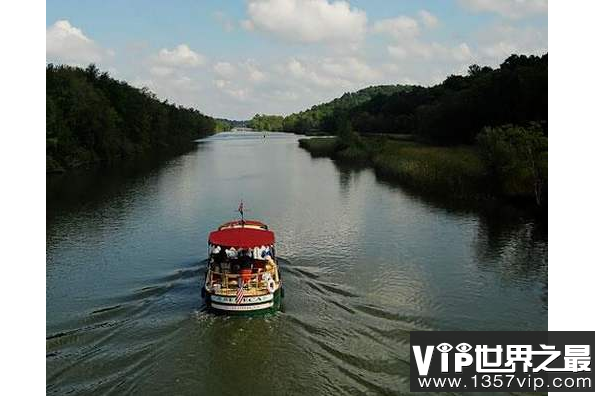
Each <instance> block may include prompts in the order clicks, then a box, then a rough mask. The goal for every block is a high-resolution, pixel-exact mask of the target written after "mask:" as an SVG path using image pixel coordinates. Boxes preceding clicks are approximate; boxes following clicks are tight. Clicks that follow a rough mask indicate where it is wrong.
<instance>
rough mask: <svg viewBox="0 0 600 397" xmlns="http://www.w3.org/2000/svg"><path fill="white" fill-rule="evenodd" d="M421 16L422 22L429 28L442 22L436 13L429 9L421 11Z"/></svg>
mask: <svg viewBox="0 0 600 397" xmlns="http://www.w3.org/2000/svg"><path fill="white" fill-rule="evenodd" d="M419 17H420V18H421V22H422V23H423V25H425V26H426V27H428V28H435V27H436V26H438V25H439V22H440V21H439V20H438V19H437V17H436V16H435V15H433V14H432V13H430V12H429V11H427V10H421V11H419Z"/></svg>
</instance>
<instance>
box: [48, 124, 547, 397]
mask: <svg viewBox="0 0 600 397" xmlns="http://www.w3.org/2000/svg"><path fill="white" fill-rule="evenodd" d="M297 140H298V137H297V136H295V135H290V134H276V133H268V134H267V136H266V138H263V134H262V133H261V134H249V133H244V134H239V133H222V134H218V135H215V136H213V137H211V138H209V139H206V140H203V141H202V142H200V143H199V145H198V147H197V149H196V150H194V151H193V152H191V153H188V154H186V155H183V156H180V157H177V158H174V159H170V160H168V161H166V162H163V163H161V164H160V165H157V164H153V165H152V166H147V165H136V166H135V167H127V168H123V169H119V170H112V171H110V172H106V171H105V172H102V173H96V174H94V173H90V172H87V173H81V174H69V175H62V176H59V177H52V178H49V179H48V182H47V264H46V334H47V340H46V384H47V393H49V394H173V395H179V394H284V395H285V394H404V393H408V392H409V342H410V339H409V338H410V334H409V333H410V331H413V330H546V329H547V317H548V305H547V292H548V291H547V290H548V284H547V280H548V271H547V269H548V267H547V262H548V243H547V233H546V228H545V227H544V226H540V225H538V224H537V223H536V222H535V221H533V220H531V219H528V218H524V217H522V216H518V215H513V213H512V212H511V211H506V210H504V209H494V210H490V209H487V210H485V211H483V210H478V211H473V210H465V209H461V208H457V207H456V206H455V205H454V204H452V203H449V202H444V201H440V200H439V199H438V200H430V199H427V198H424V197H420V196H418V195H415V194H413V193H410V192H407V191H405V190H403V189H402V188H400V187H398V186H396V185H394V184H392V183H389V182H387V181H384V180H380V179H379V178H378V177H377V176H376V175H375V173H374V172H373V171H372V170H370V169H358V168H353V167H348V166H342V165H339V164H336V163H335V162H333V161H332V160H330V159H327V158H312V157H311V156H310V155H309V154H308V153H307V152H306V151H304V150H302V149H300V148H299V147H298V143H297ZM240 199H243V200H244V204H245V206H246V207H247V212H246V217H247V218H249V219H260V220H262V221H264V222H265V223H267V224H268V225H269V226H270V227H271V229H272V230H273V231H274V232H275V234H276V239H277V249H278V254H279V255H280V257H281V259H282V261H281V264H282V276H283V278H284V283H285V289H286V291H285V292H286V294H285V298H284V306H283V308H282V310H281V311H280V312H278V313H276V314H272V315H268V316H262V317H227V316H216V315H213V314H210V313H207V312H206V308H205V306H204V304H203V302H202V299H201V296H200V288H201V287H200V285H201V283H202V279H203V269H204V267H205V264H206V262H205V261H204V259H205V257H206V252H207V247H206V240H207V235H208V232H209V231H210V230H213V229H214V228H215V227H217V226H218V225H219V224H220V223H223V222H225V221H228V220H231V219H235V218H236V217H237V215H238V214H237V212H236V209H237V207H238V204H239V201H240Z"/></svg>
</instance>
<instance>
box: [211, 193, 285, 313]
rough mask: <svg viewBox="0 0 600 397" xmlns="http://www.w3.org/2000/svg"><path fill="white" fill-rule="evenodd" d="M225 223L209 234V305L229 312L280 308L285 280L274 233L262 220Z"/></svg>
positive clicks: (241, 207) (241, 211)
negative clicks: (282, 277) (282, 278)
mask: <svg viewBox="0 0 600 397" xmlns="http://www.w3.org/2000/svg"><path fill="white" fill-rule="evenodd" d="M240 213H241V214H242V219H241V220H236V221H231V222H227V223H224V224H222V225H221V226H219V228H218V229H217V230H215V231H212V232H211V233H210V234H209V236H208V250H209V259H208V266H207V270H206V278H205V283H204V289H203V295H204V296H205V298H206V303H207V305H208V307H209V308H211V309H213V310H216V311H220V312H228V313H240V312H241V313H249V312H251V313H255V312H259V311H270V310H277V309H278V308H279V306H280V303H281V297H282V290H283V286H282V282H281V275H280V272H279V266H278V264H277V257H276V255H275V235H274V233H273V232H272V231H270V230H269V228H268V226H267V225H266V224H264V223H262V222H260V221H253V220H244V219H243V205H240Z"/></svg>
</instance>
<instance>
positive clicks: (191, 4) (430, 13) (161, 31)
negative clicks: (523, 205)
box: [46, 0, 548, 120]
mask: <svg viewBox="0 0 600 397" xmlns="http://www.w3.org/2000/svg"><path fill="white" fill-rule="evenodd" d="M546 52H548V3H547V0H430V1H411V0H405V1H389V0H356V1H336V0H246V1H244V0H231V1H211V0H204V1H192V0H178V1H149V0H145V1H142V0H129V1H116V0H105V1H80V0H78V1H74V0H48V1H47V3H46V61H47V62H52V63H55V64H69V65H76V66H86V65H88V64H89V63H95V64H96V65H98V67H99V68H100V69H101V70H103V71H108V72H109V73H110V74H111V76H113V77H114V78H117V79H120V80H125V81H127V82H128V83H130V84H132V85H134V86H136V87H140V88H141V87H147V88H149V89H150V90H151V91H153V92H154V93H156V94H157V96H158V97H159V98H161V99H168V100H169V101H170V102H173V103H177V104H181V105H184V106H192V107H195V108H197V109H199V110H200V111H202V112H203V113H205V114H208V115H211V116H214V117H223V118H228V119H236V120H245V119H249V118H252V116H253V115H255V114H257V113H260V114H281V115H286V114H290V113H293V112H297V111H300V110H304V109H306V108H309V107H311V106H312V105H315V104H318V103H322V102H326V101H329V100H331V99H333V98H336V97H339V96H340V95H342V94H344V93H345V92H351V91H356V90H358V89H360V88H364V87H367V86H370V85H378V84H420V85H425V86H428V85H433V84H437V83H440V82H442V81H443V80H444V78H445V77H446V76H448V75H450V74H464V73H465V72H466V70H467V68H468V66H469V65H472V64H474V63H477V64H479V65H489V66H492V67H496V66H498V65H499V64H500V63H501V62H502V61H503V60H504V59H505V58H506V57H508V56H509V55H510V54H513V53H517V54H526V55H530V54H536V55H541V54H544V53H546Z"/></svg>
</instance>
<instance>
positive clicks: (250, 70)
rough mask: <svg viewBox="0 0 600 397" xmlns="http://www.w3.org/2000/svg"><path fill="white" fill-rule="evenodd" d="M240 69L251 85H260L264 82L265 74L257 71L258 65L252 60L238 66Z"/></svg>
mask: <svg viewBox="0 0 600 397" xmlns="http://www.w3.org/2000/svg"><path fill="white" fill-rule="evenodd" d="M240 67H241V68H243V69H244V71H245V72H246V75H247V76H248V79H249V80H250V81H251V82H253V83H260V82H262V81H264V80H266V78H267V76H266V74H265V73H264V72H263V71H261V70H260V69H259V66H258V64H257V63H256V61H254V60H251V59H249V60H247V61H245V62H243V63H242V64H240Z"/></svg>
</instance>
